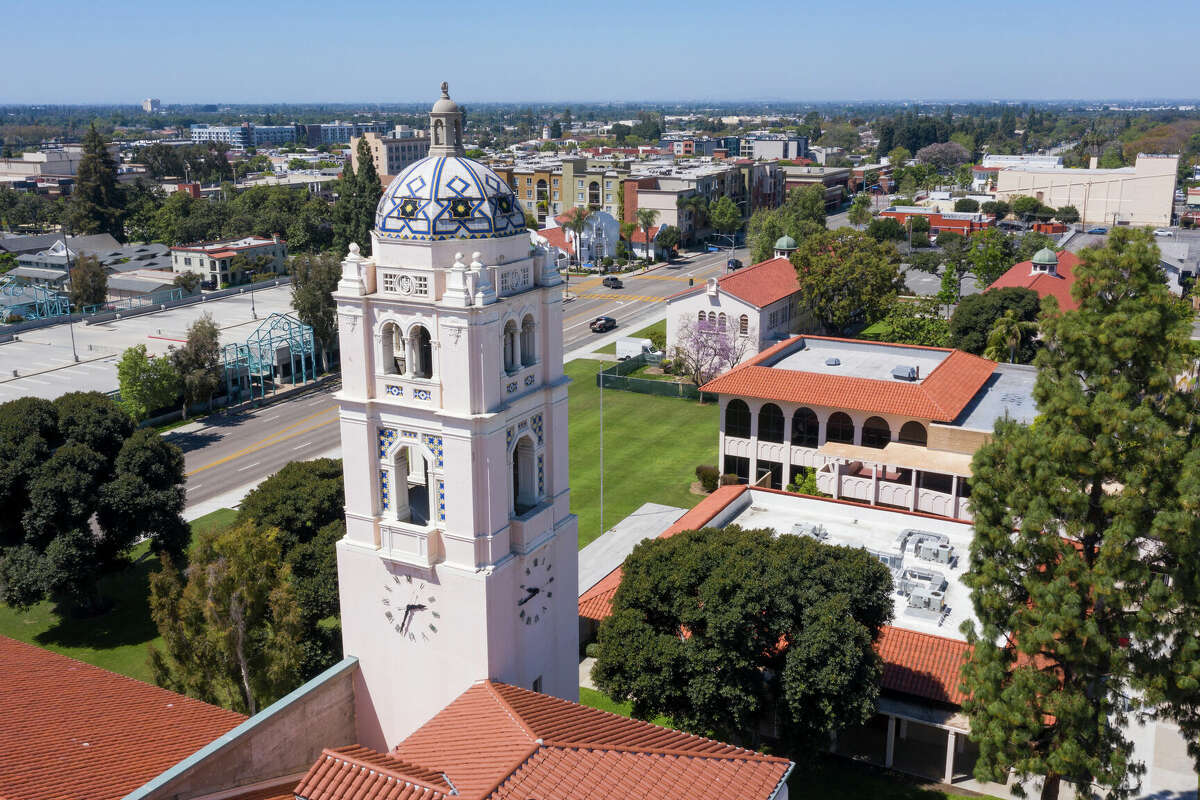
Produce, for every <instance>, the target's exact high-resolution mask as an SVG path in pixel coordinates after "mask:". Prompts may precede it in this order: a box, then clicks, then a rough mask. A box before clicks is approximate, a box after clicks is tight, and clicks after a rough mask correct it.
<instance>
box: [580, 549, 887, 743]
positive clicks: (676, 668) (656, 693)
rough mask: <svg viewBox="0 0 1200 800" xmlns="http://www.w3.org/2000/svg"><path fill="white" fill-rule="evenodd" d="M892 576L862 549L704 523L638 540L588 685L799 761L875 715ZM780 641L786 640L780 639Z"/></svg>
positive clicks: (641, 708) (648, 711)
mask: <svg viewBox="0 0 1200 800" xmlns="http://www.w3.org/2000/svg"><path fill="white" fill-rule="evenodd" d="M891 585H892V584H891V576H890V574H889V573H888V570H887V568H886V567H884V566H883V565H882V564H880V563H879V562H878V561H877V560H876V559H874V558H872V557H871V556H870V555H869V554H868V553H867V552H866V551H865V550H862V549H857V548H849V547H832V546H830V545H826V544H823V543H821V542H818V541H816V540H815V539H810V538H807V537H799V536H791V535H786V536H778V537H776V536H775V535H774V532H773V531H770V530H742V529H740V528H738V527H736V526H731V527H728V528H725V529H723V530H717V529H713V528H706V529H704V530H700V531H684V532H682V533H678V534H676V535H674V536H671V537H669V538H662V539H651V540H648V541H645V542H642V543H641V544H639V545H638V546H637V547H636V548H635V549H634V551H633V552H632V553H631V554H630V555H629V557H628V558H627V559H626V561H625V565H624V577H623V578H622V581H621V585H620V588H618V589H617V593H616V596H615V598H614V601H613V613H612V616H611V617H609V618H608V619H607V620H605V621H604V623H603V624H602V625H601V627H600V638H599V642H600V655H599V657H598V659H597V661H596V665H595V668H594V669H593V672H592V675H593V678H594V679H595V680H596V683H597V686H599V687H600V688H601V689H603V690H604V691H605V692H607V693H608V694H609V695H610V696H612V697H614V698H616V699H618V700H627V701H630V702H632V704H633V713H634V715H635V716H638V717H641V718H643V719H649V718H653V716H655V715H659V714H663V715H666V716H668V717H669V718H670V719H671V720H672V722H673V724H674V725H676V726H678V727H680V728H682V729H683V730H687V731H691V732H693V733H696V734H700V735H705V736H715V737H717V738H719V739H722V740H725V741H732V742H735V743H738V744H742V745H746V746H751V747H753V746H755V745H756V744H757V743H758V742H759V741H760V740H761V730H762V726H763V725H764V723H767V722H768V720H771V719H772V717H774V724H775V727H776V730H775V733H776V734H777V735H778V737H779V738H780V739H782V740H783V742H784V743H785V744H786V745H787V746H788V747H789V752H790V753H791V754H792V755H793V757H795V758H803V757H804V756H805V755H806V754H813V753H816V752H819V751H821V750H823V749H824V748H825V746H827V745H828V742H829V738H830V736H831V734H834V733H836V732H837V731H839V730H841V729H843V728H846V727H849V726H853V725H858V724H861V723H863V722H865V721H866V720H867V719H869V718H870V716H871V715H872V714H873V713H874V712H875V704H876V700H877V698H878V696H879V681H880V678H881V675H882V667H881V663H880V660H879V657H878V655H877V654H876V653H875V650H874V647H873V643H874V641H875V639H876V638H877V637H878V635H879V628H880V626H881V625H883V624H884V623H886V622H888V621H889V619H890V618H891V613H892V600H891V597H890V592H891ZM785 642H786V646H781V643H785Z"/></svg>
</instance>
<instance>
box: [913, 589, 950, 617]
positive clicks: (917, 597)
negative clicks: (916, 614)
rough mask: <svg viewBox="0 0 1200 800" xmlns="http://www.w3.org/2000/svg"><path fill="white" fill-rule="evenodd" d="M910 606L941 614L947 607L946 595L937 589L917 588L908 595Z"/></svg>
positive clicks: (914, 608)
mask: <svg viewBox="0 0 1200 800" xmlns="http://www.w3.org/2000/svg"><path fill="white" fill-rule="evenodd" d="M908 607H909V608H910V609H913V610H916V611H932V612H933V613H935V614H941V613H942V612H943V611H944V610H945V609H946V595H945V594H943V593H942V592H940V591H937V590H936V589H917V590H915V591H913V593H912V594H910V595H909V596H908Z"/></svg>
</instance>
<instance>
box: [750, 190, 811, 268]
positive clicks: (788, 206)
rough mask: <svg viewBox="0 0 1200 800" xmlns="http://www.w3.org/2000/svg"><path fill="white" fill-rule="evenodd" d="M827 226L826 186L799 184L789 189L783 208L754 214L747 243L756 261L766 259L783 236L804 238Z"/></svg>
mask: <svg viewBox="0 0 1200 800" xmlns="http://www.w3.org/2000/svg"><path fill="white" fill-rule="evenodd" d="M824 229H825V189H824V187H823V186H798V187H796V188H795V189H792V190H791V191H790V192H788V196H787V200H786V201H785V202H784V204H783V205H782V206H780V207H779V208H771V209H759V210H758V211H755V212H754V214H753V216H751V217H750V222H749V225H748V227H747V237H746V238H747V244H748V245H749V247H750V258H751V260H753V261H754V263H756V264H757V263H759V262H761V261H766V260H767V259H769V258H770V257H771V255H772V254H773V253H774V251H775V242H777V241H778V240H779V238H780V237H781V236H790V237H792V238H793V239H795V240H796V241H797V242H802V241H804V240H805V239H807V238H808V237H809V236H812V235H813V234H814V233H817V232H819V231H822V230H824Z"/></svg>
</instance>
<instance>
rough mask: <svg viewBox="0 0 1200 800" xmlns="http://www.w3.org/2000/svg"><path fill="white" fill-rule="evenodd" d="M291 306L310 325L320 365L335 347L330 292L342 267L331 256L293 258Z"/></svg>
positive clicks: (335, 257)
mask: <svg viewBox="0 0 1200 800" xmlns="http://www.w3.org/2000/svg"><path fill="white" fill-rule="evenodd" d="M291 272H292V306H293V307H294V308H295V309H296V316H297V317H299V318H300V321H301V322H303V323H304V324H305V325H311V326H312V329H313V338H314V339H316V340H317V343H318V344H319V345H320V346H321V354H322V359H321V361H322V363H325V362H326V361H327V360H328V356H327V354H328V353H329V351H330V350H332V349H333V348H334V346H335V345H336V344H337V335H338V334H337V305H336V303H334V301H333V292H334V291H335V290H336V289H337V285H338V281H339V280H340V279H341V277H342V265H341V262H339V261H338V258H337V256H335V255H333V254H331V253H322V254H320V255H308V254H305V255H299V256H295V257H293V258H292V263H291Z"/></svg>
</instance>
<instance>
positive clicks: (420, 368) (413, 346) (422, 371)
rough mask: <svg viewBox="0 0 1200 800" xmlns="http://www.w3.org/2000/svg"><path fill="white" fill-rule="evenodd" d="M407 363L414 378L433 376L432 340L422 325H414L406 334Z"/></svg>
mask: <svg viewBox="0 0 1200 800" xmlns="http://www.w3.org/2000/svg"><path fill="white" fill-rule="evenodd" d="M408 363H410V364H412V374H413V377H414V378H432V377H433V340H432V339H430V338H429V331H427V330H425V327H424V326H423V325H417V326H414V327H413V329H412V331H411V332H410V333H409V335H408Z"/></svg>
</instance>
